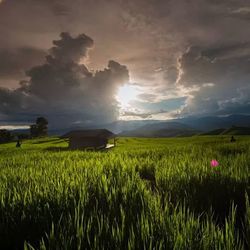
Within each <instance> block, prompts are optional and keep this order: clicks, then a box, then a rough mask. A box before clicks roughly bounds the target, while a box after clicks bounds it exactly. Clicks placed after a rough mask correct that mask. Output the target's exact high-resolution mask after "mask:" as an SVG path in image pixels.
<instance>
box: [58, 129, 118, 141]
mask: <svg viewBox="0 0 250 250" xmlns="http://www.w3.org/2000/svg"><path fill="white" fill-rule="evenodd" d="M72 137H78V138H81V137H98V138H105V139H110V138H114V137H115V134H113V133H112V132H111V131H109V130H107V129H85V130H73V131H70V132H68V133H66V134H65V135H63V136H61V138H72Z"/></svg>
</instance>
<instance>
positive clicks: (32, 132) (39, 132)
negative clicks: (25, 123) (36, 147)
mask: <svg viewBox="0 0 250 250" xmlns="http://www.w3.org/2000/svg"><path fill="white" fill-rule="evenodd" d="M48 124H49V123H48V120H47V119H46V118H45V117H38V118H37V119H36V122H35V124H32V125H30V129H29V134H28V133H24V132H18V131H14V132H12V131H10V130H7V129H0V143H7V142H11V141H15V140H22V139H29V138H37V137H44V136H47V135H48Z"/></svg>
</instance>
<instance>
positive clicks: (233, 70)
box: [177, 42, 250, 114]
mask: <svg viewBox="0 0 250 250" xmlns="http://www.w3.org/2000/svg"><path fill="white" fill-rule="evenodd" d="M249 58H250V43H249V42H248V43H244V44H242V43H239V44H232V45H225V46H219V47H215V48H211V47H210V48H201V47H197V46H196V47H191V48H189V49H188V51H187V52H185V53H184V54H183V55H182V56H181V57H180V59H179V61H178V65H179V72H180V75H179V79H178V82H177V84H178V85H181V86H184V87H186V88H188V87H195V86H196V87H198V89H196V91H194V92H192V93H191V92H190V97H189V99H188V101H187V103H186V106H185V108H184V109H183V113H192V114H195V113H197V114H198V113H202V114H210V113H218V112H219V113H221V114H222V113H224V114H227V113H230V108H231V112H235V111H236V110H237V112H240V109H241V108H242V112H243V110H244V112H245V110H246V108H245V105H248V104H247V102H249V98H250V96H248V95H247V96H244V95H243V92H242V90H243V89H246V90H247V86H249V84H250V71H249V68H250V60H249ZM243 97H244V98H243ZM234 106H235V107H236V106H237V109H236V108H235V109H234V108H233V107H234Z"/></svg>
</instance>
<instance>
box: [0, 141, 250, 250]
mask: <svg viewBox="0 0 250 250" xmlns="http://www.w3.org/2000/svg"><path fill="white" fill-rule="evenodd" d="M236 139H237V142H236V143H230V142H229V140H230V138H229V137H223V136H220V137H210V136H199V137H189V138H171V139H146V138H144V139H139V138H119V139H118V146H117V147H116V148H114V149H112V150H110V151H106V152H91V151H88V152H84V151H69V150H67V143H66V142H64V141H62V140H60V139H58V138H55V137H54V138H53V137H50V138H44V139H39V140H29V141H24V142H23V145H22V148H20V149H17V148H15V144H14V143H9V144H2V145H0V249H23V248H24V249H176V250H181V249H183V250H186V249H211V250H212V249H213V250H214V249H227V250H228V249H229V250H230V249H247V248H248V247H249V246H250V238H249V237H250V207H249V198H248V197H249V196H250V171H249V167H250V137H244V136H242V137H237V138H236ZM211 159H217V160H218V161H219V163H220V165H219V167H217V168H211V167H210V161H211Z"/></svg>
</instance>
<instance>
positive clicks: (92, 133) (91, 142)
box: [61, 129, 115, 149]
mask: <svg viewBox="0 0 250 250" xmlns="http://www.w3.org/2000/svg"><path fill="white" fill-rule="evenodd" d="M61 138H64V139H69V148H70V149H105V148H111V147H114V146H115V134H113V133H112V132H110V131H109V130H107V129H89V130H75V131H71V132H69V133H67V134H65V135H63V136H62V137H61ZM110 139H113V144H108V141H109V140H110Z"/></svg>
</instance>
